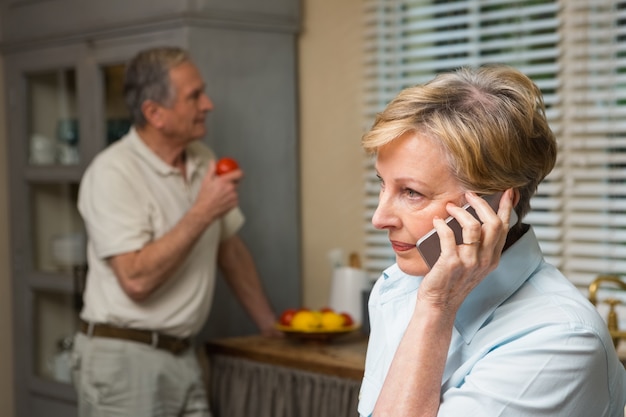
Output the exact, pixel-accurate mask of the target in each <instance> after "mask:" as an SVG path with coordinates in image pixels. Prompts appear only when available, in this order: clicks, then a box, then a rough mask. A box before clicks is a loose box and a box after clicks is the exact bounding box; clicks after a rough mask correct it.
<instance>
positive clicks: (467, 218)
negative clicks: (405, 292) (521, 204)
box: [418, 189, 514, 315]
mask: <svg viewBox="0 0 626 417" xmlns="http://www.w3.org/2000/svg"><path fill="white" fill-rule="evenodd" d="M513 197H514V192H513V190H512V189H509V190H506V191H505V192H504V193H503V195H502V198H501V199H500V205H499V209H498V213H497V214H496V213H495V212H494V211H493V210H492V208H491V207H490V206H489V204H488V203H487V202H486V201H485V200H484V199H483V198H481V197H479V196H477V195H476V194H474V193H471V192H467V193H466V199H467V202H468V203H469V204H470V205H471V206H472V207H473V208H474V209H475V210H476V213H477V214H478V217H479V218H480V221H479V220H477V219H476V218H474V216H472V215H471V214H470V213H468V212H467V211H466V210H463V208H461V207H458V206H456V205H454V204H452V203H449V204H448V206H447V207H446V208H447V210H448V213H449V214H450V215H451V216H453V217H455V218H456V219H457V220H458V222H459V224H460V225H461V226H462V228H463V242H464V243H463V244H461V245H457V244H456V241H455V238H454V232H453V231H452V229H450V227H448V225H447V224H446V223H445V221H444V220H443V219H441V218H435V219H434V220H433V225H434V227H435V229H436V230H437V233H438V234H439V239H440V242H441V255H440V256H439V259H438V260H437V262H436V263H435V265H433V268H432V269H431V271H430V272H429V273H428V274H426V276H425V277H424V280H423V282H422V284H421V285H420V289H419V293H418V303H427V304H429V305H430V306H431V307H435V308H437V309H440V310H441V311H442V312H444V313H449V314H452V315H454V314H456V311H457V310H458V309H459V307H460V306H461V304H462V303H463V300H465V298H466V297H467V295H468V294H469V293H470V292H471V291H472V290H473V289H474V288H476V286H477V285H478V284H479V283H480V282H481V281H482V280H483V279H484V278H485V277H486V276H487V275H488V274H489V273H490V272H491V271H493V270H494V269H495V268H496V267H497V265H498V263H499V262H500V255H501V253H502V248H503V247H504V243H505V241H506V236H507V233H508V230H509V217H510V214H511V210H512V208H513ZM481 222H482V224H481Z"/></svg>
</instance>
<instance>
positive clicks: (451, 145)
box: [362, 65, 557, 219]
mask: <svg viewBox="0 0 626 417" xmlns="http://www.w3.org/2000/svg"><path fill="white" fill-rule="evenodd" d="M407 132H419V133H420V134H423V135H426V136H427V137H430V138H431V139H432V140H434V141H435V142H436V143H439V144H440V145H441V147H442V149H443V150H444V153H445V154H446V155H447V157H448V163H449V165H450V168H451V170H452V172H453V173H454V175H455V176H456V178H457V179H458V180H459V181H460V182H461V184H462V185H463V186H464V187H465V188H466V189H468V190H472V191H475V192H478V193H485V194H490V193H493V192H496V191H501V190H505V189H508V188H515V189H517V190H519V192H520V201H519V203H518V205H517V207H516V211H517V214H518V215H519V218H520V219H521V218H522V217H523V216H524V215H525V214H526V213H528V211H529V210H530V198H531V196H532V195H533V194H534V193H535V192H536V190H537V186H538V185H539V183H540V182H541V181H542V180H543V179H544V178H545V176H546V175H548V173H549V172H550V171H551V170H552V168H553V167H554V164H555V161H556V150H557V144H556V139H555V137H554V134H553V133H552V131H551V130H550V127H549V126H548V122H547V120H546V117H545V106H544V103H543V98H542V95H541V91H540V90H539V88H538V87H537V86H536V85H535V84H534V83H533V82H532V81H531V80H530V79H529V78H528V77H527V76H525V75H524V74H522V73H521V72H519V71H518V70H516V69H514V68H511V67H507V66H502V65H492V66H484V67H480V68H475V69H471V68H460V69H458V70H456V71H454V72H450V73H445V74H440V75H438V76H437V77H435V78H434V79H433V80H432V81H430V82H428V83H426V84H424V85H418V86H414V87H410V88H407V89H405V90H403V91H402V92H400V94H398V96H397V97H396V98H395V99H393V100H392V101H391V102H390V103H389V104H388V105H387V107H386V108H385V110H384V111H382V112H381V113H379V114H378V115H377V117H376V120H375V121H374V124H373V126H372V128H371V130H370V131H369V132H367V133H366V134H365V135H364V136H363V139H362V145H363V147H364V148H365V150H366V151H368V152H370V153H377V152H378V150H379V149H380V148H381V147H382V146H385V145H386V144H387V143H389V142H391V141H393V140H395V139H396V138H399V137H400V136H402V135H403V134H405V133H407Z"/></svg>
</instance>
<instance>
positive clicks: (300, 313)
mask: <svg viewBox="0 0 626 417" xmlns="http://www.w3.org/2000/svg"><path fill="white" fill-rule="evenodd" d="M276 328H277V329H278V330H280V331H282V332H283V333H284V334H285V335H286V336H287V337H291V338H294V339H298V340H300V341H317V342H326V341H329V340H331V339H334V338H336V337H338V336H341V335H345V334H348V333H351V332H353V331H355V330H357V329H358V328H359V326H358V325H357V324H356V323H355V322H354V320H353V318H352V316H351V315H350V314H348V313H346V312H338V311H334V310H333V309H332V308H329V307H325V308H322V309H320V310H312V309H308V308H288V309H286V310H285V311H283V313H282V314H281V315H280V319H279V321H278V323H276Z"/></svg>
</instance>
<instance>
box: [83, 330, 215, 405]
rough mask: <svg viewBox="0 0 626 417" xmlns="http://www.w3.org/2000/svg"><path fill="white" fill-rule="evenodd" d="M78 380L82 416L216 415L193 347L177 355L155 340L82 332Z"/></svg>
mask: <svg viewBox="0 0 626 417" xmlns="http://www.w3.org/2000/svg"><path fill="white" fill-rule="evenodd" d="M72 377H73V383H74V387H75V388H76V392H77V395H78V415H79V416H80V417H105V416H106V417H122V416H123V417H131V416H132V417H179V416H185V417H210V416H211V414H210V411H209V406H208V401H207V395H206V390H205V385H204V381H203V375H202V369H201V367H200V363H199V362H198V358H197V356H196V352H195V351H194V349H193V348H191V349H188V350H187V351H186V352H183V353H182V354H180V355H178V356H175V355H173V354H171V353H169V352H167V351H164V350H159V349H155V348H153V347H151V346H149V345H145V344H141V343H136V342H130V341H125V340H119V339H109V338H101V337H88V336H87V335H85V334H82V333H78V334H77V335H76V337H75V341H74V351H73V371H72Z"/></svg>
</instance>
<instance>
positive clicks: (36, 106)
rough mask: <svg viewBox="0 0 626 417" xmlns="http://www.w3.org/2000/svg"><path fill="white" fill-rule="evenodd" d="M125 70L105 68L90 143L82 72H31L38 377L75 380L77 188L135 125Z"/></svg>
mask: <svg viewBox="0 0 626 417" xmlns="http://www.w3.org/2000/svg"><path fill="white" fill-rule="evenodd" d="M123 72H124V65H123V64H114V65H104V66H101V67H100V72H99V76H100V78H101V80H102V86H101V87H102V90H101V91H102V95H101V97H102V98H103V101H104V102H103V103H102V106H99V107H98V108H100V109H102V114H101V115H100V116H99V120H97V121H94V122H93V123H91V124H90V125H91V126H93V127H94V130H98V131H94V132H91V133H90V134H89V135H88V139H86V140H85V141H83V140H82V138H80V137H79V136H80V135H79V132H80V130H79V126H80V124H81V123H82V122H83V121H82V120H81V119H80V117H81V113H80V112H79V111H78V108H79V107H80V106H79V105H78V103H79V102H80V100H79V95H80V94H79V91H78V88H77V85H80V83H79V82H77V75H78V72H77V71H76V70H75V69H59V70H51V71H42V72H36V73H31V74H29V75H27V76H26V84H27V89H26V91H27V100H26V105H27V107H28V109H27V114H28V119H27V133H28V137H29V138H30V140H29V143H28V167H29V168H28V170H30V172H31V174H28V173H27V174H26V176H27V183H28V195H27V202H28V203H27V207H28V208H29V212H30V213H29V215H28V223H29V225H30V227H29V229H28V230H30V235H31V236H30V239H28V241H27V242H28V246H29V247H30V249H29V253H30V260H31V261H30V264H31V266H30V268H29V269H30V270H32V274H31V279H30V280H29V282H30V285H29V287H30V288H29V294H30V297H29V299H30V300H31V301H30V304H31V307H30V309H31V311H30V313H29V316H30V320H29V321H31V323H32V327H31V337H32V352H31V355H30V356H31V360H32V369H33V372H34V376H35V377H36V378H40V379H41V380H43V381H51V382H60V383H65V384H67V383H70V382H71V379H70V375H71V374H70V370H71V361H70V358H71V355H70V352H71V348H72V343H73V336H74V334H75V332H76V329H77V326H78V323H79V319H78V315H79V313H80V309H81V308H82V291H83V289H84V286H85V279H86V274H87V256H86V247H87V234H86V231H85V226H84V223H83V221H82V218H81V216H80V213H79V212H78V209H77V200H78V189H79V184H80V178H81V175H82V170H83V168H84V167H86V166H87V165H88V163H89V160H88V159H90V158H91V157H92V156H93V154H94V153H96V152H97V151H98V150H100V149H103V148H104V147H106V146H108V145H109V144H111V143H113V142H115V141H116V140H118V139H119V138H120V137H121V136H123V135H124V134H125V133H126V132H127V131H128V129H129V127H130V118H129V116H128V111H127V110H126V106H125V104H124V97H123ZM84 113H85V112H83V114H84ZM99 126H103V127H104V129H102V130H100V129H99ZM87 140H88V141H90V142H87ZM81 145H84V146H81ZM90 154H91V155H90ZM28 170H27V171H28ZM48 174H50V175H48ZM29 175H30V176H29Z"/></svg>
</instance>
